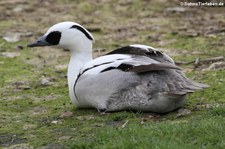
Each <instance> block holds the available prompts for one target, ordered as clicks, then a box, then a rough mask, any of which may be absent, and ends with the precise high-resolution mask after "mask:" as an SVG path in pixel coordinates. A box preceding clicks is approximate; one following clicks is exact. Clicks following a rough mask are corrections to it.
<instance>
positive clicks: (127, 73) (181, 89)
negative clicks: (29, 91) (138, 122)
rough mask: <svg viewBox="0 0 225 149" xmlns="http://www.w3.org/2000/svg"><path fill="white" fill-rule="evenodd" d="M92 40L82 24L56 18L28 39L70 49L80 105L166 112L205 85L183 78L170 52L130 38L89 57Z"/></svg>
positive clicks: (72, 89)
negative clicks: (35, 37)
mask: <svg viewBox="0 0 225 149" xmlns="http://www.w3.org/2000/svg"><path fill="white" fill-rule="evenodd" d="M93 42H94V38H93V36H92V34H91V33H90V32H89V31H88V30H87V29H85V28H84V27H83V26H81V25H79V24H78V23H74V22H61V23H58V24H55V25H53V26H52V27H51V28H49V29H48V31H47V32H46V33H45V34H44V35H43V36H42V37H40V38H39V39H38V40H37V41H35V42H34V43H32V44H29V45H28V47H38V46H59V47H61V48H63V49H69V50H70V53H71V57H70V62H69V65H68V74H67V77H68V86H69V95H70V99H71V101H72V103H74V104H75V105H76V106H77V107H79V108H96V109H97V110H99V111H105V112H112V111H120V110H128V109H129V110H138V111H148V112H155V113H167V112H170V111H173V110H175V109H178V108H180V107H181V106H182V105H183V104H184V103H185V101H186V96H187V94H188V93H192V92H194V91H196V90H199V89H203V88H206V87H208V85H205V84H201V83H197V82H194V81H191V80H190V79H188V78H187V77H186V76H185V75H184V74H183V73H182V71H181V69H180V68H179V67H178V66H176V65H175V63H174V61H173V59H172V58H171V57H170V56H168V55H167V54H165V53H163V52H161V51H159V50H157V49H155V48H153V47H150V46H146V45H139V44H134V45H129V46H124V47H120V48H118V49H116V50H114V51H111V52H109V53H108V54H106V55H104V56H101V57H98V58H96V59H92V45H93Z"/></svg>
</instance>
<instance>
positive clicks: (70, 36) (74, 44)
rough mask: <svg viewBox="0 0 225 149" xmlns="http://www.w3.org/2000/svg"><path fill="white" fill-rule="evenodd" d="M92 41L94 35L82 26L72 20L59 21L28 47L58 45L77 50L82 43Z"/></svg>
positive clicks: (86, 43) (85, 43) (90, 42)
mask: <svg viewBox="0 0 225 149" xmlns="http://www.w3.org/2000/svg"><path fill="white" fill-rule="evenodd" d="M93 42H94V37H93V36H92V35H91V33H90V32H89V31H88V30H86V29H85V28H84V27H82V26H81V25H79V24H78V23H74V22H61V23H57V24H55V25H53V26H52V27H50V28H49V29H48V31H47V32H46V33H45V34H44V35H43V36H41V37H40V38H39V39H38V40H36V41H35V42H34V43H31V44H29V45H28V47H39V46H59V47H61V48H63V49H69V50H79V49H80V47H81V46H82V45H83V46H85V45H88V44H91V45H92V43H93Z"/></svg>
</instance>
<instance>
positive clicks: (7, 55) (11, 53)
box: [1, 52, 20, 58]
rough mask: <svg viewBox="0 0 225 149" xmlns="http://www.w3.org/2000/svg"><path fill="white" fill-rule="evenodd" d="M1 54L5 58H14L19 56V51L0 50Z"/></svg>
mask: <svg viewBox="0 0 225 149" xmlns="http://www.w3.org/2000/svg"><path fill="white" fill-rule="evenodd" d="M1 55H2V56H5V57H7V58H15V57H18V56H20V53H19V52H2V53H1Z"/></svg>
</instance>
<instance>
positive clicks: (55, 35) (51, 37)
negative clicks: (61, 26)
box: [46, 31, 61, 45]
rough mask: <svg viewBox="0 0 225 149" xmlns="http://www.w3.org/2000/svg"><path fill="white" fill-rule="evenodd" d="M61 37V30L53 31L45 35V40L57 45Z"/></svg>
mask: <svg viewBox="0 0 225 149" xmlns="http://www.w3.org/2000/svg"><path fill="white" fill-rule="evenodd" d="M60 38H61V32H59V31H54V32H51V33H49V34H48V36H47V37H46V41H47V42H48V43H50V44H51V45H57V44H59V41H60Z"/></svg>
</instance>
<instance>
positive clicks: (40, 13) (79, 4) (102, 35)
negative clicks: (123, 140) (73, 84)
mask: <svg viewBox="0 0 225 149" xmlns="http://www.w3.org/2000/svg"><path fill="white" fill-rule="evenodd" d="M193 2H195V1H193ZM199 2H203V1H199ZM214 2H217V3H219V2H221V3H223V4H224V5H225V2H224V1H222V0H221V1H214ZM182 4H183V3H182ZM182 4H181V3H180V2H179V1H176V0H171V1H168V0H141V1H139V0H88V1H81V0H76V1H73V0H1V1H0V78H1V79H0V88H1V89H0V97H1V98H0V104H1V108H0V109H1V110H0V114H1V116H0V123H1V124H0V147H12V148H13V147H14V148H16V147H17V146H16V145H18V144H19V147H24V148H36V147H45V148H54V146H59V148H63V147H64V145H65V146H67V145H68V144H69V143H70V142H71V141H74V140H76V139H77V138H76V135H77V134H76V133H77V132H76V130H75V129H72V128H73V125H77V124H79V123H80V122H78V121H83V120H84V121H88V122H87V123H88V124H89V123H95V121H94V120H93V119H97V122H96V125H97V126H93V127H95V128H96V127H99V128H101V127H104V126H105V125H103V124H102V123H103V121H104V124H105V123H106V124H107V126H108V123H110V125H111V121H113V122H112V123H113V125H114V124H115V125H116V127H117V126H118V127H121V125H123V124H124V122H126V118H127V117H129V118H130V117H131V115H129V114H127V113H126V114H124V113H121V115H122V116H121V115H120V114H118V115H119V117H120V116H121V117H122V120H120V118H119V120H116V122H115V121H114V119H115V116H111V117H110V116H109V118H106V117H103V118H102V117H98V113H97V112H96V111H92V110H90V111H89V112H87V111H80V113H79V111H78V112H77V111H76V109H74V107H73V105H71V103H70V101H69V97H68V91H67V82H66V69H67V64H68V60H69V52H68V51H67V50H66V49H65V50H62V49H56V48H54V47H46V48H36V49H28V48H27V47H26V46H27V44H28V43H30V42H32V41H34V40H35V39H37V38H38V37H39V36H41V35H42V34H43V33H45V31H46V30H47V29H48V28H49V27H50V26H52V25H53V24H56V23H58V22H62V21H74V22H77V23H79V24H81V25H83V26H84V27H85V28H87V29H88V30H89V31H90V32H91V33H92V34H93V35H94V37H95V44H94V50H93V54H94V57H97V56H100V55H103V54H104V53H106V52H108V51H110V50H113V49H114V48H117V47H120V46H125V45H129V44H146V45H150V46H153V47H156V48H159V49H160V50H162V51H164V52H166V53H167V54H168V55H170V56H172V57H173V58H174V59H175V61H176V63H177V64H178V65H179V66H181V67H182V68H183V69H184V71H185V72H186V73H187V74H188V76H190V77H191V78H192V79H194V80H197V81H200V82H203V83H207V84H210V86H211V88H210V89H208V90H207V91H203V92H201V93H197V94H194V95H193V96H191V97H190V101H189V102H188V103H187V105H186V106H185V108H187V109H188V110H190V111H193V112H194V111H195V110H194V109H200V110H201V109H207V108H218V107H223V106H224V103H225V96H224V95H225V94H224V93H225V91H224V90H223V88H225V86H224V84H225V79H224V75H225V71H224V70H225V62H224V56H225V6H223V7H222V6H221V7H219V6H215V7H213V6H183V5H182ZM55 101H57V104H56V103H55ZM67 109H68V110H67ZM65 111H66V113H65ZM93 112H96V113H95V114H94V116H93V115H92V114H91V113H93ZM74 113H75V114H74ZM176 114H179V112H178V113H175V116H174V115H172V116H174V117H176ZM195 114H196V113H195ZM195 114H193V115H195ZM62 115H63V116H62ZM87 115H88V116H87ZM90 115H91V116H90ZM96 115H97V116H96ZM124 115H125V116H124ZM184 115H185V114H184ZM187 115H189V112H188V114H187ZM199 115H201V114H199ZM222 115H223V116H224V111H223V112H222ZM60 116H61V117H60ZM67 117H69V118H71V119H76V120H74V122H71V120H68V119H67ZM145 117H146V115H140V116H139V115H138V116H137V117H135V118H134V119H135V120H134V121H135V122H136V121H137V123H139V120H140V119H141V120H142V119H144V118H145ZM153 117H154V116H153ZM158 117H160V118H159V119H160V121H161V120H163V118H166V119H170V115H169V116H162V117H163V118H161V116H158V115H157V116H156V117H154V120H153V121H155V119H157V120H158ZM150 119H151V118H150ZM14 121H15V122H16V123H14ZM146 121H150V122H152V120H149V117H148V118H147V120H146ZM54 123H57V124H59V125H60V126H62V127H63V129H62V127H61V128H57V129H59V130H57V129H56V127H60V126H55V125H54ZM99 123H100V124H99ZM67 128H68V129H67ZM48 129H50V130H51V131H50V134H48V132H49V131H48ZM70 131H71V132H73V133H74V134H71V133H70ZM86 132H88V133H90V134H94V132H92V131H91V130H90V131H89V128H88V126H86V125H85V126H84V127H83V126H82V130H81V132H80V133H83V134H84V133H86ZM46 133H47V134H46ZM55 134H57V138H55ZM90 136H91V135H90ZM90 136H89V135H88V134H87V137H89V138H90ZM85 137H86V136H85V135H83V136H82V135H81V136H80V137H78V138H79V139H78V140H82V139H83V138H85ZM74 138H75V139H74ZM37 140H39V141H37ZM84 140H85V139H84ZM52 142H53V143H52ZM55 142H57V143H55ZM81 142H82V141H81ZM83 142H84V144H85V141H83ZM84 144H82V145H84ZM82 145H81V146H82ZM81 146H79V147H81ZM117 147H118V146H117Z"/></svg>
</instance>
